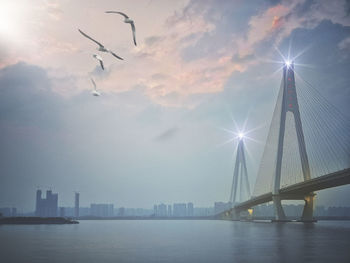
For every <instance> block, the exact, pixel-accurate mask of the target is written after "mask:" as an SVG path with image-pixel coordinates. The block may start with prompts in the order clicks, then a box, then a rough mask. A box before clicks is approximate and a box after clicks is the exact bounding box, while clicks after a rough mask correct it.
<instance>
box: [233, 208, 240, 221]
mask: <svg viewBox="0 0 350 263" xmlns="http://www.w3.org/2000/svg"><path fill="white" fill-rule="evenodd" d="M240 219H241V215H240V211H238V210H236V209H232V210H231V220H233V221H239V220H240Z"/></svg>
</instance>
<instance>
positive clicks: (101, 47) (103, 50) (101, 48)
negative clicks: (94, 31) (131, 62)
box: [78, 29, 123, 60]
mask: <svg viewBox="0 0 350 263" xmlns="http://www.w3.org/2000/svg"><path fill="white" fill-rule="evenodd" d="M78 30H79V32H80V33H81V34H82V35H83V36H84V37H86V38H88V39H90V40H92V41H94V42H95V43H96V44H97V45H99V47H98V48H97V50H98V51H101V52H108V53H111V54H112V55H113V56H115V57H116V58H118V59H120V60H123V58H121V57H119V56H118V55H116V54H115V53H114V52H113V51H111V50H109V49H107V48H105V46H104V45H102V44H101V43H100V42H98V41H96V40H95V39H93V38H92V37H90V36H88V35H87V34H85V33H84V32H83V31H81V30H80V29H78Z"/></svg>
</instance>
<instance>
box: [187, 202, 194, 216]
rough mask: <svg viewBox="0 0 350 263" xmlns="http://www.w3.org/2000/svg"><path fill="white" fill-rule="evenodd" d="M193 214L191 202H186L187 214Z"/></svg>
mask: <svg viewBox="0 0 350 263" xmlns="http://www.w3.org/2000/svg"><path fill="white" fill-rule="evenodd" d="M193 215H194V208H193V203H188V204H187V216H193Z"/></svg>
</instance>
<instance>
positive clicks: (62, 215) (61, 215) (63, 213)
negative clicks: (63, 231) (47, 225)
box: [60, 207, 66, 217]
mask: <svg viewBox="0 0 350 263" xmlns="http://www.w3.org/2000/svg"><path fill="white" fill-rule="evenodd" d="M64 210H65V208H64V207H60V217H65V216H66V215H65V212H64Z"/></svg>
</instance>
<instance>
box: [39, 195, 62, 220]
mask: <svg viewBox="0 0 350 263" xmlns="http://www.w3.org/2000/svg"><path fill="white" fill-rule="evenodd" d="M41 194H42V193H41V190H37V191H36V204H35V215H36V216H40V217H56V216H57V212H58V194H53V193H52V191H51V190H48V191H46V198H42V197H41Z"/></svg>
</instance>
